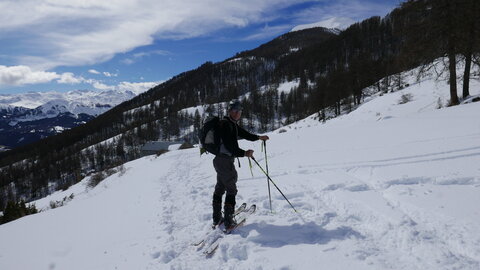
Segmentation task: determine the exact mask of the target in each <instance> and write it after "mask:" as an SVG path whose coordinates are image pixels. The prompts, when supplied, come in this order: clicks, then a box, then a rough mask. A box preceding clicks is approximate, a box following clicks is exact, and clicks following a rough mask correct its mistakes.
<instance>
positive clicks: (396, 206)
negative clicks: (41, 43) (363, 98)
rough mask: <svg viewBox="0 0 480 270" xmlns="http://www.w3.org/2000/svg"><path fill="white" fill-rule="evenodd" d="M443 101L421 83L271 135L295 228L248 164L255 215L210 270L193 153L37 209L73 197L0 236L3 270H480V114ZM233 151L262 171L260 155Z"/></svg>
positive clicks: (211, 176) (145, 164)
mask: <svg viewBox="0 0 480 270" xmlns="http://www.w3.org/2000/svg"><path fill="white" fill-rule="evenodd" d="M479 89H480V83H479V82H477V81H474V82H473V83H472V94H473V95H479V94H480V91H479ZM404 94H411V95H412V100H411V101H410V102H408V103H406V104H399V99H400V98H401V96H402V95H404ZM439 98H440V99H441V101H442V102H443V104H445V103H446V101H447V99H448V86H447V84H446V83H445V82H438V83H436V82H434V81H432V80H424V81H423V82H421V83H416V84H411V85H410V86H409V87H407V88H405V89H403V90H401V91H397V92H393V93H388V94H384V95H382V96H380V95H378V96H375V97H374V98H371V99H370V100H369V101H368V102H365V103H364V104H362V105H361V106H360V107H359V108H357V109H356V110H355V111H353V112H351V113H350V114H347V115H344V116H341V117H338V118H335V119H332V120H329V121H327V122H326V123H321V122H318V121H317V120H314V117H313V116H312V117H308V118H306V119H305V120H302V121H299V122H297V123H294V124H292V125H291V126H289V127H284V128H283V129H284V130H286V132H282V133H280V131H279V130H277V131H274V132H271V133H269V134H268V135H269V136H270V140H269V141H268V143H267V144H268V162H269V164H268V165H269V171H270V175H271V178H272V179H273V180H274V181H275V183H276V184H277V185H278V186H279V188H281V190H282V191H283V192H284V194H285V195H286V196H287V198H288V199H289V200H290V201H291V202H292V204H293V205H294V206H295V208H297V210H298V211H299V214H297V213H295V212H294V211H293V210H292V208H291V207H290V206H289V205H288V203H287V202H286V201H285V200H284V199H283V197H282V196H281V195H280V193H279V192H277V190H276V189H275V187H274V186H273V185H272V186H271V189H272V200H273V213H271V212H270V209H269V202H268V193H267V183H266V177H265V176H264V175H263V174H262V173H261V171H260V170H259V169H258V168H257V167H256V166H255V165H254V167H253V174H254V176H253V177H252V175H251V172H250V168H249V166H248V161H247V160H246V159H244V158H243V159H241V163H242V166H241V168H238V166H236V167H237V171H238V174H239V180H238V190H239V193H238V196H237V202H238V203H241V202H248V203H250V204H252V203H255V204H257V206H258V208H257V209H258V210H257V212H256V213H255V214H254V215H252V216H251V217H250V218H249V219H248V221H247V223H246V224H245V225H244V226H243V227H241V228H239V229H238V230H237V231H236V232H235V233H233V234H232V235H229V236H226V237H225V238H224V239H223V241H222V242H221V244H220V247H219V249H218V250H217V251H216V253H215V254H214V255H213V256H212V257H211V258H205V256H203V255H202V253H201V251H198V250H196V247H194V246H192V245H191V244H192V243H193V242H195V241H196V240H197V239H199V238H202V237H203V236H204V235H205V234H206V233H207V232H209V231H210V230H211V229H210V223H211V220H210V218H211V197H212V192H213V187H214V184H215V172H214V169H213V166H212V159H213V157H212V155H203V156H200V155H199V150H198V148H194V149H186V150H174V151H171V152H168V153H166V154H163V155H161V156H158V157H156V156H147V157H144V158H141V159H138V160H135V161H132V162H129V163H127V164H125V168H126V171H125V172H124V173H123V174H122V173H117V174H114V175H112V176H110V177H108V178H107V179H105V180H104V181H103V182H101V183H100V184H99V185H98V186H96V187H95V188H93V189H89V188H87V185H86V183H87V181H88V178H86V179H85V180H84V181H82V182H81V183H79V184H77V185H75V186H73V187H71V188H70V189H69V190H66V191H63V192H58V193H55V194H53V195H51V196H50V197H49V198H45V199H42V200H40V201H37V203H36V205H37V207H38V208H41V209H48V204H49V202H50V201H52V200H53V201H55V200H62V199H63V198H64V197H67V196H69V195H70V194H72V193H73V194H74V195H75V197H74V199H73V200H71V201H69V202H68V203H66V205H65V206H63V207H59V208H55V209H51V210H46V211H44V212H41V213H39V214H36V215H31V216H27V217H24V218H22V219H19V220H16V221H13V222H10V223H7V224H4V225H1V226H0V239H2V241H1V242H0V269H69V270H75V269H319V268H322V269H412V270H414V269H422V270H423V269H432V270H433V269H435V270H437V269H480V207H479V205H480V167H479V166H478V164H480V143H479V142H480V119H479V117H478V115H479V111H480V102H473V103H468V104H462V105H460V106H454V107H443V108H441V109H437V108H436V107H437V103H438V99H439ZM240 145H241V147H242V148H244V149H254V150H255V156H256V158H257V160H258V161H259V163H260V164H261V165H262V166H264V164H265V160H264V153H262V152H261V151H260V149H261V144H260V143H259V142H247V141H240ZM235 164H236V163H235ZM25 258H28V259H25Z"/></svg>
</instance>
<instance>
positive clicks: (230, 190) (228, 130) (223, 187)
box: [212, 99, 269, 229]
mask: <svg viewBox="0 0 480 270" xmlns="http://www.w3.org/2000/svg"><path fill="white" fill-rule="evenodd" d="M241 115H242V105H241V103H240V101H238V100H235V99H234V100H232V101H230V103H229V104H228V115H227V116H225V117H224V118H223V119H222V120H221V121H220V127H219V135H220V138H221V145H220V153H219V154H217V155H216V156H215V158H214V159H213V166H214V168H215V171H216V172H217V184H216V185H215V191H214V193H213V202H212V207H213V226H216V225H218V224H219V223H221V222H222V196H223V194H224V193H225V191H226V193H227V194H226V196H225V204H224V208H223V210H224V220H223V221H224V225H225V229H230V228H233V227H235V225H236V223H235V221H234V220H233V213H234V211H235V210H234V209H235V196H236V195H237V178H238V175H237V171H236V170H235V157H253V150H251V149H249V150H247V151H245V150H242V149H240V148H239V147H238V141H237V140H238V137H240V138H243V139H246V140H249V141H256V140H259V139H260V140H263V141H266V140H268V139H269V137H268V136H265V135H262V136H259V135H254V134H251V133H250V132H248V131H246V130H245V129H243V128H241V127H240V126H238V123H237V122H238V120H239V119H240V117H241Z"/></svg>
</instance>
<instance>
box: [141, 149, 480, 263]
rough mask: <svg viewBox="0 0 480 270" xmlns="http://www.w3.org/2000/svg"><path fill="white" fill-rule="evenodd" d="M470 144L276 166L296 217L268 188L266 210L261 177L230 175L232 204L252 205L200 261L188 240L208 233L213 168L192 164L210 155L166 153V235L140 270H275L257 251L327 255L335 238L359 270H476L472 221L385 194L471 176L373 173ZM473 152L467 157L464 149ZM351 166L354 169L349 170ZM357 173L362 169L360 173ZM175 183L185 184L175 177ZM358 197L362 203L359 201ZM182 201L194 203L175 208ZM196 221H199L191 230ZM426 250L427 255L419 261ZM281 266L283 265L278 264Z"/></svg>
mask: <svg viewBox="0 0 480 270" xmlns="http://www.w3.org/2000/svg"><path fill="white" fill-rule="evenodd" d="M479 148H480V147H471V148H465V149H454V150H451V151H442V152H438V153H427V154H422V155H412V156H403V157H398V158H390V159H382V160H372V161H364V162H357V163H351V164H348V165H347V166H342V167H337V168H335V169H332V166H331V164H330V165H328V166H325V165H323V166H317V167H314V168H312V167H308V168H303V167H302V168H299V169H297V170H291V169H286V170H284V171H279V170H275V174H272V175H271V177H272V178H273V179H277V180H278V183H281V188H282V190H283V191H284V193H285V195H286V196H287V197H288V198H289V200H290V201H291V202H292V204H293V205H294V206H295V207H296V208H298V210H299V212H300V213H301V215H302V216H301V217H300V216H299V215H297V214H295V213H294V212H293V211H292V209H291V208H290V206H289V205H288V204H287V203H286V202H285V201H284V199H283V197H282V196H281V195H280V194H279V193H278V192H276V190H275V189H274V187H273V185H271V189H272V200H273V208H274V209H275V212H274V213H273V214H272V213H270V210H269V203H268V195H267V194H266V192H265V190H266V188H267V187H266V186H267V184H266V180H265V177H264V176H263V177H262V176H261V175H260V176H259V175H258V172H256V174H257V175H255V176H254V177H251V175H250V172H248V174H247V173H245V171H246V170H245V171H244V177H241V176H240V178H239V182H238V186H239V196H237V202H239V203H241V202H243V201H246V202H248V203H249V204H252V203H257V205H259V206H260V208H259V211H258V212H257V213H256V214H255V215H254V216H252V217H251V218H250V220H249V221H248V222H247V224H246V225H245V226H243V227H242V228H240V229H239V230H238V232H236V233H234V234H233V235H231V236H228V239H225V241H222V243H221V244H220V247H219V250H217V252H216V253H215V255H214V256H212V258H209V259H205V260H204V261H202V263H201V264H200V265H199V260H198V259H199V258H198V257H202V256H203V254H202V252H200V251H198V250H197V249H196V248H195V247H193V246H192V245H191V244H192V243H193V242H194V241H195V240H196V239H198V237H202V236H203V235H204V234H206V233H207V232H208V231H209V230H210V228H209V227H210V226H209V224H210V212H211V209H210V204H211V193H212V192H213V185H214V183H215V180H214V179H215V173H214V170H213V167H212V168H208V166H202V165H201V164H200V163H205V162H210V163H211V160H210V159H211V158H209V159H208V160H207V161H206V159H205V158H204V157H202V158H198V157H196V156H193V157H192V155H188V154H184V153H181V152H179V153H175V155H176V158H175V162H173V163H172V168H171V169H170V170H169V172H168V174H166V175H165V177H163V178H162V179H159V180H160V181H161V182H162V191H161V192H160V194H159V200H160V201H162V208H161V210H160V211H159V213H161V216H160V217H159V221H158V222H159V223H160V225H161V228H162V230H163V233H166V234H168V235H170V237H168V238H166V239H163V238H162V239H161V240H162V241H166V243H164V244H162V246H163V250H158V251H154V252H152V262H151V265H150V266H151V268H149V269H163V268H162V267H159V264H160V265H162V264H164V265H167V266H168V267H169V268H170V269H205V268H210V269H220V268H221V269H239V268H242V267H243V268H244V269H251V267H252V266H251V264H245V265H242V262H244V261H247V260H248V258H249V256H254V257H255V259H254V261H258V263H259V265H260V266H258V267H256V268H255V269H274V268H268V267H264V266H266V265H269V264H270V263H271V261H270V259H268V258H265V257H262V256H261V253H262V252H263V251H264V250H265V249H268V248H280V247H287V246H295V245H312V246H318V247H320V248H321V247H322V246H325V250H324V252H328V251H329V250H335V249H338V248H342V247H343V244H339V243H341V242H342V241H343V242H345V241H348V242H350V243H353V247H354V248H345V247H343V248H344V249H345V256H346V257H349V258H353V259H355V260H357V261H360V262H363V263H361V264H360V265H363V264H364V265H367V266H368V269H479V267H480V264H479V261H480V260H479V259H480V248H479V247H480V237H479V236H476V235H474V230H471V229H470V228H471V226H472V225H474V224H473V223H472V224H469V223H468V222H466V221H465V222H459V221H456V220H449V219H448V218H447V217H442V216H438V215H436V214H435V213H428V212H426V211H424V210H422V209H421V208H418V207H416V206H414V205H408V204H406V203H404V202H402V201H401V200H398V199H396V198H395V196H392V192H393V191H392V190H393V189H395V188H396V187H398V186H400V187H402V188H403V189H405V188H408V187H409V186H418V185H422V186H426V185H432V186H449V185H455V186H462V185H463V186H478V184H479V183H480V179H479V178H478V177H460V178H458V179H455V178H453V179H452V178H449V179H445V180H438V179H436V178H434V177H410V178H408V177H406V178H402V179H390V180H385V181H383V182H382V183H379V182H378V181H375V180H374V179H373V178H374V177H375V170H378V169H379V168H381V167H383V166H403V165H406V164H417V165H418V164H419V163H422V162H425V160H424V159H427V160H428V162H439V161H444V160H448V159H451V158H455V157H456V156H457V155H460V156H462V157H468V156H470V157H474V156H476V155H477V154H475V151H476V150H477V149H479ZM472 151H473V155H468V153H471V152H472ZM465 153H467V154H465ZM437 157H438V158H437ZM259 160H260V161H261V159H259ZM269 160H271V162H274V161H275V159H274V157H269ZM243 163H244V164H245V163H246V162H243ZM244 166H245V165H244ZM238 170H241V169H238ZM357 171H359V172H361V173H359V175H356V172H357ZM364 171H368V173H367V174H364V173H363V172H364ZM365 175H366V176H365ZM292 176H296V177H301V179H302V181H301V184H298V183H294V182H292V181H288V180H285V179H286V178H289V177H292ZM328 178H330V179H331V178H335V183H333V184H325V186H324V188H323V189H311V188H310V187H309V185H308V183H309V182H312V183H313V182H315V183H316V184H317V185H318V182H319V181H323V180H324V179H328ZM178 179H183V180H184V182H182V183H179V182H178ZM277 180H275V181H276V182H277ZM205 182H208V183H209V184H207V185H206V184H205ZM185 187H187V188H185ZM242 190H248V191H247V192H245V193H248V194H251V198H243V197H242V195H241V194H242ZM397 192H398V191H397ZM393 194H395V192H393ZM363 198H368V199H367V200H365V202H362V200H363ZM179 200H180V201H179ZM181 200H192V201H195V202H197V203H195V204H182V202H181ZM366 202H370V203H366ZM371 202H373V205H375V207H372V203H371ZM172 213H176V214H175V215H173V214H172ZM178 213H184V215H182V214H178ZM278 216H282V217H283V219H285V218H286V221H288V222H289V224H281V223H282V220H278V218H277V217H278ZM192 219H193V221H192ZM198 220H200V221H201V224H203V225H202V226H200V227H198ZM190 221H191V222H190ZM274 224H275V225H274ZM445 232H449V233H445ZM159 240H160V239H159ZM165 247H168V248H165ZM392 251H395V252H392ZM427 253H428V254H427ZM259 254H260V255H259ZM432 254H433V258H431V257H432ZM426 256H429V257H430V258H429V259H428V260H425V257H426ZM220 266H221V267H220ZM238 267H239V268H238ZM243 268H242V269H243ZM284 269H290V268H289V266H288V265H285V266H284Z"/></svg>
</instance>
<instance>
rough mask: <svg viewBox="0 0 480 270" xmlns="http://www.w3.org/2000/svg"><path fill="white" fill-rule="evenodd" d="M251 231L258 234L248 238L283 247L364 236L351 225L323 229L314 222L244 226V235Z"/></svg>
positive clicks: (268, 245)
mask: <svg viewBox="0 0 480 270" xmlns="http://www.w3.org/2000/svg"><path fill="white" fill-rule="evenodd" d="M251 231H256V232H258V235H256V236H253V237H249V238H248V239H249V240H250V241H252V242H254V243H257V244H260V245H261V246H264V247H272V248H277V247H283V246H287V245H299V244H311V245H312V244H327V243H328V242H330V241H332V240H345V239H349V238H360V239H363V238H364V236H363V235H361V234H360V233H359V232H357V231H355V230H353V229H352V228H350V227H346V226H341V227H338V228H336V229H333V230H327V229H323V228H322V227H321V226H319V225H317V224H316V223H314V222H309V223H306V224H293V225H287V226H277V225H270V224H265V223H259V224H249V225H245V226H244V227H242V232H243V233H242V235H243V236H246V235H249V234H250V232H251Z"/></svg>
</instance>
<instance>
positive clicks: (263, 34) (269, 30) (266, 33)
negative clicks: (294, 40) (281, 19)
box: [244, 25, 291, 40]
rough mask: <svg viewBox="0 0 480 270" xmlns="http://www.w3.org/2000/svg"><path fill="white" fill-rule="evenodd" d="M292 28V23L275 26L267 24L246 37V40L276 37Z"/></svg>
mask: <svg viewBox="0 0 480 270" xmlns="http://www.w3.org/2000/svg"><path fill="white" fill-rule="evenodd" d="M290 28H291V26H290V25H279V26H273V27H271V26H268V25H266V26H265V27H263V28H262V29H260V30H259V31H257V32H256V33H254V34H252V35H249V36H247V37H246V38H244V40H259V39H265V38H271V37H275V36H278V35H280V34H283V33H285V31H288V30H289V29H290Z"/></svg>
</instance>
